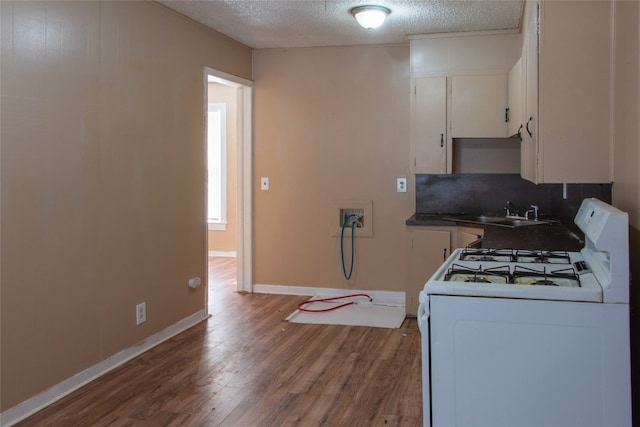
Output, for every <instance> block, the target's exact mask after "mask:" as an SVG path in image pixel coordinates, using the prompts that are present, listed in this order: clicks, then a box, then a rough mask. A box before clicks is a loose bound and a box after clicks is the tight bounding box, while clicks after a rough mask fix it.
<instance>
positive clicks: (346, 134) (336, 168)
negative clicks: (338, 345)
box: [253, 45, 415, 291]
mask: <svg viewBox="0 0 640 427" xmlns="http://www.w3.org/2000/svg"><path fill="white" fill-rule="evenodd" d="M253 64H254V82H255V93H254V95H255V96H254V106H255V117H254V187H253V188H254V233H255V234H254V236H255V237H254V239H255V240H254V242H255V250H254V253H255V264H254V268H255V282H256V283H257V284H270V285H288V286H314V287H315V286H317V287H334V288H346V289H367V290H394V291H403V290H404V282H405V263H406V261H405V239H406V228H405V220H406V219H407V218H408V217H409V216H411V215H412V214H413V210H414V203H415V200H414V199H415V195H414V192H413V191H414V189H413V182H410V187H409V188H410V192H408V193H396V177H398V176H406V177H409V162H408V159H409V46H408V45H402V46H366V47H365V46H361V47H327V48H310V49H283V50H277V49H276V50H258V51H255V52H254V57H253ZM260 177H269V178H270V184H271V189H270V190H269V191H261V190H260ZM409 181H412V180H409ZM341 200H370V201H372V204H373V218H372V220H373V237H371V238H358V239H357V241H356V261H355V262H356V264H355V268H354V273H353V277H352V279H351V281H350V282H349V283H347V282H346V281H345V280H344V278H343V275H342V267H341V264H340V247H339V239H338V238H337V237H334V236H333V234H334V233H335V231H336V230H337V229H338V222H339V220H338V217H337V216H338V213H337V208H336V207H335V203H337V202H338V201H341ZM345 207H349V206H345ZM365 221H367V219H366V218H365ZM345 243H346V244H347V245H346V247H345V248H346V251H347V253H350V246H349V242H348V241H346V242H345Z"/></svg>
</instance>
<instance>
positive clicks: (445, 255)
mask: <svg viewBox="0 0 640 427" xmlns="http://www.w3.org/2000/svg"><path fill="white" fill-rule="evenodd" d="M446 259H447V248H444V249H442V260H443V261H446Z"/></svg>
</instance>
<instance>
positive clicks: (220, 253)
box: [209, 251, 238, 258]
mask: <svg viewBox="0 0 640 427" xmlns="http://www.w3.org/2000/svg"><path fill="white" fill-rule="evenodd" d="M209 256H217V257H223V258H237V256H238V254H237V252H236V251H209Z"/></svg>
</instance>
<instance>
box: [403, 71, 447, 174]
mask: <svg viewBox="0 0 640 427" xmlns="http://www.w3.org/2000/svg"><path fill="white" fill-rule="evenodd" d="M412 82H413V94H412V97H411V114H412V117H411V120H410V121H411V148H412V150H411V151H412V163H411V165H412V171H413V173H433V174H442V173H446V172H447V151H448V150H447V78H446V77H421V78H417V79H412Z"/></svg>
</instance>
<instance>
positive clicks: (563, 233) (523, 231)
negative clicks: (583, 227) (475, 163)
mask: <svg viewBox="0 0 640 427" xmlns="http://www.w3.org/2000/svg"><path fill="white" fill-rule="evenodd" d="M450 215H451V214H447V215H445V214H415V215H413V216H412V217H411V218H409V219H407V221H406V225H407V226H427V227H442V226H456V225H458V224H460V225H463V224H465V223H463V222H454V221H450V220H445V219H443V218H444V217H446V216H450ZM482 247H483V248H491V249H530V250H548V251H569V252H577V251H580V249H582V248H583V247H584V240H583V238H582V237H581V236H578V235H577V234H575V233H574V232H573V231H571V230H569V228H567V227H566V226H564V225H563V224H561V223H560V222H558V221H552V222H549V223H544V224H540V225H527V226H523V227H503V226H497V225H490V224H485V225H484V236H483V238H482Z"/></svg>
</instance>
